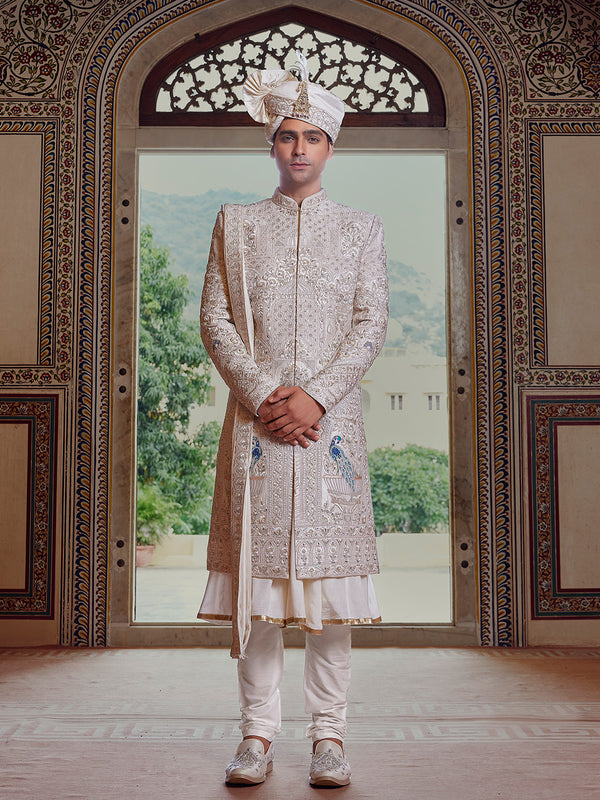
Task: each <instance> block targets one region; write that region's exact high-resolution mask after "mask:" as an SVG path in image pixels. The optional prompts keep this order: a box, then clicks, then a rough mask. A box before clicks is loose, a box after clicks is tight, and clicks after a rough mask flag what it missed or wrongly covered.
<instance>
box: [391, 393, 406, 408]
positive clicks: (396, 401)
mask: <svg viewBox="0 0 600 800" xmlns="http://www.w3.org/2000/svg"><path fill="white" fill-rule="evenodd" d="M403 401H404V397H403V395H401V394H391V395H390V404H391V409H392V411H402V407H403Z"/></svg>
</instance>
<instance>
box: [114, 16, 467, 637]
mask: <svg viewBox="0 0 600 800" xmlns="http://www.w3.org/2000/svg"><path fill="white" fill-rule="evenodd" d="M266 16H268V17H269V23H270V25H271V26H274V25H276V26H279V27H278V30H277V33H278V34H279V35H282V34H283V35H284V36H287V37H288V42H289V41H290V40H293V39H294V37H297V38H301V37H302V32H301V31H300V32H299V31H298V30H297V29H296V28H294V25H296V26H298V25H300V27H301V26H302V24H303V22H306V20H307V19H308V21H309V23H310V25H311V27H312V28H315V29H320V28H321V27H323V28H325V35H329V36H330V39H333V38H334V36H335V37H337V38H338V40H339V37H340V36H341V35H342V31H340V29H339V24H340V23H339V21H335V23H336V24H335V33H333V32H332V33H329V34H328V33H327V27H328V18H324V17H322V16H321V15H318V14H314V13H312V12H306V11H305V10H302V9H294V8H286V9H280V10H279V11H278V13H277V15H276V18H274V15H272V14H269V15H266ZM298 20H300V22H298ZM264 22H266V20H264ZM319 22H320V25H319V26H318V27H317V23H319ZM331 24H332V23H331V20H329V25H330V26H331ZM261 25H262V27H261ZM290 25H292V28H291V29H290V27H289V26H290ZM282 26H283V27H282ZM286 26H288V27H287V28H286ZM349 27H350V28H351V29H352V30H351V31H350V33H351V35H352V36H353V40H352V41H354V42H356V40H357V39H359V37H362V40H363V42H362V48H363V52H365V51H367V50H368V49H371V50H374V48H373V47H372V45H371V44H369V37H370V39H371V40H372V39H373V37H372V35H371V34H369V32H368V31H364V30H363V31H362V33H361V32H360V29H357V28H354V26H349ZM264 30H265V28H264V24H263V20H262V19H260V18H254V19H248V20H245V21H244V22H243V23H241V26H240V25H238V26H237V27H236V26H233V27H232V26H227V28H222V29H218V30H215V31H212V32H211V34H210V35H209V36H208V37H207V41H208V43H209V45H210V46H209V47H208V48H207V47H206V44H207V41H201V40H200V39H199V38H196V39H194V40H192V41H190V42H188V43H187V44H186V45H183V46H181V47H179V48H177V49H176V50H175V51H172V52H170V53H168V54H167V55H166V56H165V57H164V58H162V59H160V60H158V62H157V66H156V67H155V68H154V69H153V70H151V71H150V73H149V74H148V76H147V78H146V80H145V82H144V85H143V87H142V88H141V91H140V98H141V99H140V118H139V124H137V125H135V132H134V135H133V137H130V141H129V142H128V144H127V147H123V148H120V150H119V154H120V162H121V164H122V165H123V166H124V169H125V173H129V174H130V175H131V177H133V178H134V181H133V185H135V183H136V176H137V177H139V170H140V164H143V159H144V158H146V157H149V156H151V155H158V153H159V152H160V153H164V152H165V151H171V152H179V153H185V155H187V156H189V155H190V153H191V151H193V150H198V149H199V150H202V151H203V152H204V153H210V154H211V155H212V157H213V158H220V157H223V156H224V157H225V158H229V159H230V158H231V156H232V154H233V153H236V154H240V153H244V154H251V153H256V152H258V151H264V143H263V141H262V131H261V130H257V129H256V128H252V127H249V126H248V124H247V118H246V116H245V114H244V113H243V112H239V111H236V110H235V102H236V101H235V99H234V100H231V99H228V98H227V97H225V99H224V101H221V102H222V103H223V104H224V105H225V106H227V103H228V102H229V103H230V105H231V107H230V109H229V110H226V109H219V108H215V107H214V105H213V107H210V104H211V102H213V100H211V91H212V92H213V94H215V92H214V91H213V90H212V89H210V87H209V91H205V92H204V95H203V96H202V91H201V89H202V81H201V80H199V79H198V73H202V71H203V70H204V72H205V73H206V69H207V64H206V59H207V54H209V55H210V57H212V58H213V60H214V57H215V53H217V52H219V54H220V55H221V56H222V55H223V50H224V49H226V48H227V47H231V42H232V41H235V40H236V37H237V41H238V42H239V41H241V42H243V45H244V46H248V47H250V46H253V45H254V46H256V45H257V42H256V41H253V40H252V37H253V36H256V35H258V36H260V34H261V32H262V31H264ZM269 30H272V28H269ZM330 30H331V28H330ZM342 38H343V37H342ZM348 41H350V40H348ZM382 42H383V46H384V48H387V50H388V51H391V55H390V53H389V52H387V53H384V51H383V50H377V51H375V52H379V53H383V54H384V55H385V56H386V57H388V58H390V57H392V58H399V57H400V56H402V57H403V58H404V64H405V65H406V61H407V60H408V61H410V62H411V64H410V65H411V67H412V68H413V69H415V70H416V72H417V75H418V77H417V79H416V80H413V81H412V82H411V79H410V77H408V78H407V79H405V81H404V83H405V85H406V86H410V92H408V93H407V95H406V96H407V97H408V96H409V95H410V96H411V100H409V103H408V105H409V106H410V104H411V103H412V106H413V107H412V110H402V109H401V110H398V109H395V110H394V111H393V112H387V111H382V112H377V111H373V110H372V111H370V112H367V113H362V112H361V111H355V112H351V113H349V114H348V115H347V124H346V128H345V130H344V134H343V138H342V137H340V140H339V143H338V148H337V152H338V155H339V156H340V157H341V158H342V159H343V158H345V157H350V158H355V157H361V158H364V157H369V156H370V157H373V158H376V159H377V158H382V157H385V158H397V157H401V155H402V154H406V153H411V154H412V155H416V154H421V155H422V156H423V157H431V156H434V157H437V158H439V159H440V160H441V162H442V163H443V172H444V180H445V181H447V183H446V185H445V197H444V205H445V211H446V212H447V209H448V207H449V206H450V204H452V205H454V207H455V208H456V207H459V208H461V209H468V205H469V195H468V190H467V185H468V184H467V174H466V152H467V144H466V139H465V135H466V124H465V119H464V116H463V117H462V118H460V115H459V114H457V111H456V108H455V109H453V113H452V114H451V115H450V116H449V118H447V117H446V109H445V101H444V92H445V93H446V95H450V96H455V95H456V92H457V84H456V83H454V84H453V85H452V86H451V87H450V88H448V87H446V86H444V87H443V90H442V88H441V87H440V83H439V82H438V79H436V77H435V75H434V73H433V71H432V70H431V69H429V67H427V66H426V65H425V64H424V63H423V62H422V61H421V60H420V59H419V58H418V57H416V56H415V55H414V53H413V54H411V53H410V51H408V50H407V49H406V48H405V47H403V46H402V45H400V44H399V43H398V42H394V41H393V40H387V39H386V40H382V38H381V37H378V38H377V41H376V44H377V45H378V46H379V45H381V44H382ZM327 43H328V45H330V46H334V45H335V44H337V43H338V42H331V41H328V42H327ZM200 45H201V46H200ZM357 46H358V45H357ZM203 59H204V60H203ZM348 61H349V60H348V58H346V74H350V75H352V65H351V64H349V65H348ZM395 63H396V64H398V63H400V62H398V61H396V62H395ZM228 67H229V68H231V62H229V63H226V59H223V60H222V62H221V65H220V69H221V71H223V70H226V69H227V68H228ZM419 70H421V72H419ZM217 71H219V70H217ZM377 71H378V72H379V73H381V72H385V70H384V69H383V68H382V67H381V61H380V62H379V64H378V70H376V72H377ZM407 73H408V75H413V76H414V73H412V72H411V71H410V70H407ZM338 74H340V71H339V70H338ZM389 74H390V75H392V77H393V74H394V70H390V72H389ZM439 74H440V70H439V69H438V76H439ZM422 76H424V77H422ZM377 77H378V78H380V77H381V75H380V74H379V75H377ZM454 78H455V80H456V79H457V78H458V74H457V70H456V69H454ZM240 82H241V81H240ZM350 82H351V81H350ZM363 83H364V82H363ZM442 85H443V84H442ZM423 87H425V88H423ZM180 88H181V89H184V92H181V91H179V89H180ZM349 91H350V92H352V87H349ZM421 91H423V92H424V93H425V95H426V97H427V103H426V107H425V108H423V106H421V109H422V110H419V98H418V95H419V92H421ZM388 93H389V92H388ZM222 94H223V93H222V92H221V95H222ZM225 94H226V95H227V94H229V95H230V94H231V92H226V93H225ZM363 94H364V93H363ZM373 94H376V93H373ZM381 94H382V93H380V96H381ZM180 95H182V96H183V95H185V97H187V99H188V100H192V101H193V102H192V103H191V104H190V103H187V101H186V109H185V110H183V109H182V108H181V107H180V106H181V97H180ZM376 101H377V97H375V102H376ZM194 103H195V104H196V105H194ZM169 104H170V108H167V107H166V106H169ZM202 104H204V105H205V106H206V105H207V104H208V106H209V107H208V108H205V110H204V111H202V110H200V111H195V110H193V109H194V108H198V107H200V108H202ZM357 105H358V106H359V107H360V103H359V102H357ZM464 105H465V104H464V97H463V101H462V110H463V112H464ZM190 109H192V110H190ZM459 110H460V109H459ZM184 123H185V124H184ZM130 133H131V131H130ZM192 134H193V135H192ZM132 139H133V141H132ZM140 159H141V160H140ZM130 196H132V197H133V195H132V193H131V189H130ZM335 199H337V198H335ZM130 202H131V201H130ZM133 202H134V203H136V204H137V202H138V198H137V197H135V198H134V200H133ZM348 204H349V205H352V203H351V202H349V203H348ZM460 213H461V214H463V215H464V216H466V214H465V213H464V212H463V211H461V212H460ZM446 216H449V215H448V213H446ZM462 221H463V220H461V223H462ZM468 227H469V226H468V225H465V226H464V227H462V228H460V229H458V230H457V229H452V230H451V229H450V226H448V228H447V230H445V231H444V239H445V240H446V242H447V264H448V269H447V273H446V279H447V288H448V292H447V309H448V319H451V320H452V325H451V326H447V327H448V329H449V337H448V342H447V346H448V347H447V352H448V356H449V359H448V366H447V367H445V368H444V369H445V370H447V374H448V375H449V378H450V380H449V381H447V382H446V383H445V387H444V391H441V392H440V391H435V390H434V387H429V388H425V389H424V390H423V391H422V394H423V398H422V399H423V402H424V403H425V408H426V410H427V411H429V412H434V413H435V411H439V410H441V408H442V406H443V405H444V404H445V402H446V398H445V397H443V394H444V393H446V394H447V397H448V426H447V430H449V432H450V437H449V441H450V445H449V448H448V449H449V450H450V463H451V469H452V493H451V494H452V497H453V504H452V507H451V508H452V510H451V518H452V524H451V530H452V551H451V552H452V555H451V561H450V575H451V581H452V587H453V591H452V595H453V601H452V603H453V605H452V609H451V611H450V613H449V617H448V619H447V620H445V621H443V622H442V621H441V620H439V621H438V622H439V623H440V624H436V623H435V622H434V623H432V624H423V623H422V622H421V623H416V624H400V623H395V624H392V625H387V626H384V627H380V628H378V629H376V630H375V629H374V630H373V631H368V630H365V631H361V632H358V634H359V635H358V636H356V637H355V639H356V640H358V641H360V640H361V639H362V638H363V636H364V641H365V642H366V643H368V644H375V643H381V642H384V641H385V642H387V643H398V644H399V643H402V642H409V641H418V642H423V643H438V642H444V641H448V642H450V641H453V642H456V641H464V642H465V643H466V642H468V643H475V642H476V635H477V634H476V629H475V618H476V614H475V571H474V570H473V569H470V570H467V569H466V568H465V566H464V564H465V563H467V564H468V562H467V560H466V555H465V553H466V552H467V551H471V552H472V551H473V550H474V549H475V548H474V541H473V536H474V532H473V514H472V506H473V498H472V496H469V487H472V485H473V477H472V472H473V465H472V454H471V448H470V446H469V442H470V441H471V438H472V418H471V414H470V412H469V410H468V409H467V408H465V404H464V402H463V403H461V404H460V405H459V406H458V407H457V405H456V403H455V400H454V392H453V391H452V390H451V389H450V388H449V387H451V386H452V385H453V381H454V375H460V376H461V378H464V377H466V376H468V375H469V374H470V369H471V360H472V359H471V353H470V313H471V305H470V302H468V296H469V277H468V276H469V262H468V254H469V232H468ZM132 244H133V246H134V247H135V241H134V242H130V243H129V245H130V246H131V245H132ZM445 266H446V265H444V267H445ZM130 268H131V267H130ZM134 278H135V276H134ZM129 302H130V309H131V311H132V315H131V316H132V317H136V318H137V288H136V283H135V280H134V282H133V283H132V286H131V291H130V296H129ZM128 346H129V348H130V351H129V352H127V350H126V348H125V347H124V348H123V355H124V356H125V357H126V359H127V361H130V363H132V364H133V363H135V362H136V353H135V337H134V339H130V341H129V344H128ZM134 374H135V370H134ZM463 382H464V381H463ZM370 388H371V389H373V386H371V387H370ZM378 391H379V390H376V393H377V392H378ZM370 394H372V392H370ZM384 394H385V399H386V402H387V404H388V405H389V408H390V409H391V408H392V403H393V410H394V411H398V410H399V409H400V408H404V404H405V403H406V398H405V396H404V393H403V391H402V390H401V389H400V388H394V391H391V389H390V390H388V391H387V392H384ZM464 399H465V398H461V400H464ZM134 421H135V409H134V408H131V407H130V408H129V410H128V413H127V414H123V415H122V419H121V420H120V421H118V422H117V421H116V422H115V424H116V426H118V425H119V424H121V423H122V426H123V430H124V431H125V430H127V432H128V435H127V437H126V438H127V441H129V442H130V443H131V452H130V453H129V454H125V453H123V454H121V455H122V462H123V465H124V466H125V467H126V468H127V469H128V470H129V474H128V487H129V492H130V495H132V494H133V489H134V483H135V482H134V472H133V470H134V466H135V433H134V429H135V424H134ZM457 450H458V452H457ZM123 456H125V457H124V458H123ZM465 487H466V491H465ZM457 507H460V509H461V514H460V515H459V516H458V515H457V514H456V509H457ZM465 509H468V510H469V513H467V515H465V514H464V510H465ZM133 523H134V520H133V518H132V515H129V535H128V537H127V539H124V540H125V541H129V542H132V541H133V537H132V526H133ZM461 554H462V556H461ZM457 556H461V557H460V558H458V559H457ZM461 565H462V566H461ZM114 578H116V579H117V581H118V583H115V584H114V586H115V588H117V586H118V584H120V591H119V592H115V595H114V596H115V598H117V597H118V600H119V602H118V614H117V615H115V617H116V619H115V617H113V619H115V626H114V628H113V630H114V631H115V632H116V631H117V630H118V631H119V634H118V638H119V640H122V641H127V642H129V643H134V642H142V643H143V642H149V641H152V642H154V643H156V641H157V639H156V637H157V635H158V632H157V628H160V630H161V631H162V633H161V634H160V641H161V642H164V643H169V642H170V641H173V639H174V638H175V639H176V640H177V641H181V640H182V637H184V638H185V641H190V642H192V641H194V642H197V641H206V642H211V643H218V642H220V641H221V640H223V635H222V633H221V632H220V631H218V630H215V629H212V628H207V627H205V626H203V625H200V624H198V623H194V622H192V621H190V622H188V623H178V624H176V625H162V624H161V623H160V622H158V621H157V622H154V623H152V622H149V621H140V620H136V617H135V614H134V613H132V608H133V605H134V604H133V603H132V601H131V598H132V587H133V584H132V581H131V571H130V572H129V575H128V579H127V580H128V583H127V587H126V586H125V582H124V578H123V571H121V572H120V573H118V574H117V575H115V576H114ZM200 594H201V590H199V594H198V599H199V597H200ZM114 607H115V608H116V606H114ZM117 620H118V621H117ZM174 628H175V629H177V631H178V632H177V633H176V632H175V631H174V630H173V629H174ZM290 634H291V637H290V638H292V639H293V636H294V634H293V632H290ZM122 637H124V638H122Z"/></svg>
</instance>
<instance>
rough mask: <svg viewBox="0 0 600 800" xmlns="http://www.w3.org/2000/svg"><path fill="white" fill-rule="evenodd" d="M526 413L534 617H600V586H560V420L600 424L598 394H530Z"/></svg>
mask: <svg viewBox="0 0 600 800" xmlns="http://www.w3.org/2000/svg"><path fill="white" fill-rule="evenodd" d="M527 417H528V441H529V493H530V497H531V498H532V502H531V519H530V526H531V541H530V551H531V592H532V617H533V618H534V619H547V618H560V617H562V618H565V617H569V618H577V619H598V618H599V617H600V589H598V590H597V591H594V590H588V589H564V588H562V587H561V586H560V573H559V547H558V538H559V530H558V516H557V493H558V484H557V466H558V453H557V440H556V434H557V428H558V427H559V426H560V425H567V424H570V425H595V426H597V425H600V397H590V396H589V395H588V396H580V397H574V396H573V395H553V394H551V395H548V396H545V395H532V396H530V397H529V398H528V400H527Z"/></svg>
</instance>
